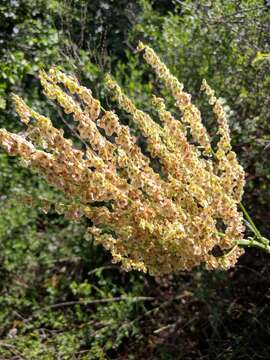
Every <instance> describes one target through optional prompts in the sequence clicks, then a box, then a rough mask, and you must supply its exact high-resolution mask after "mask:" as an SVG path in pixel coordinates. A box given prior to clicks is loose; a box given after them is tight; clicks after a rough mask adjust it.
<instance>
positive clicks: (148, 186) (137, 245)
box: [0, 43, 244, 274]
mask: <svg viewBox="0 0 270 360" xmlns="http://www.w3.org/2000/svg"><path fill="white" fill-rule="evenodd" d="M138 51H139V52H142V54H143V57H144V58H145V60H146V62H147V63H148V64H149V65H150V66H151V67H152V68H153V69H154V71H155V73H156V75H157V77H158V78H159V79H161V80H162V81H163V82H164V85H165V87H166V88H167V89H169V90H170V91H171V93H172V96H173V98H174V99H175V105H176V108H177V109H178V110H179V111H180V112H179V119H178V118H177V119H176V118H175V116H174V115H173V114H172V113H171V112H170V111H168V109H166V105H165V100H164V99H163V98H159V97H155V96H153V99H152V104H153V107H154V109H155V110H156V112H157V114H158V116H159V121H158V122H157V121H155V120H154V119H153V118H152V117H151V116H150V115H149V114H147V113H145V112H144V111H142V110H139V109H138V108H137V107H136V105H135V104H134V103H133V102H132V100H131V99H130V98H129V97H128V96H126V95H125V94H124V92H123V91H122V89H121V87H120V86H119V85H118V84H117V83H116V81H115V80H113V79H112V78H111V77H110V76H107V77H106V81H105V85H106V87H107V89H108V90H109V92H110V94H112V96H113V98H114V100H115V101H116V102H117V103H118V106H119V107H120V108H121V109H122V110H123V111H125V112H126V113H128V114H129V116H130V118H131V119H132V121H133V122H134V125H135V127H136V128H137V130H138V131H140V132H141V134H142V135H143V136H144V139H145V143H146V147H147V148H146V151H143V150H142V148H141V147H140V146H139V145H138V142H137V139H136V137H134V136H133V135H132V133H131V129H130V128H129V127H128V126H125V125H123V123H122V122H121V121H120V119H119V117H118V116H117V114H116V112H115V111H107V110H105V109H104V108H103V107H101V105H100V102H99V101H98V100H97V99H95V98H94V97H93V95H92V93H91V91H90V90H89V89H87V88H86V87H84V86H81V85H80V84H79V82H78V80H77V79H76V78H74V77H71V76H67V75H66V74H64V73H63V72H61V71H60V70H58V69H56V68H52V69H51V70H50V71H49V72H48V73H45V72H44V71H42V72H41V73H40V80H41V84H42V86H43V88H44V93H45V95H46V96H47V97H48V98H49V99H51V100H53V101H55V102H56V103H57V104H58V105H59V106H60V107H62V108H63V111H64V112H65V113H66V114H70V115H72V116H73V119H74V121H75V122H77V130H78V133H79V136H80V138H81V139H82V140H83V141H84V143H85V144H86V145H87V146H86V150H85V151H82V150H79V149H76V148H75V147H74V145H73V143H72V141H71V140H70V139H67V138H65V137H64V132H63V131H62V130H59V129H57V128H55V127H54V126H53V124H52V122H51V120H50V119H49V118H47V117H45V116H42V115H40V114H39V113H38V112H36V111H34V110H33V109H31V108H30V107H29V106H28V105H27V104H26V103H25V102H24V101H23V100H22V99H21V98H20V97H19V96H17V95H13V101H14V103H15V106H16V110H17V112H18V114H19V116H20V118H21V120H22V121H23V122H24V123H25V125H26V127H27V129H26V131H25V133H24V134H23V135H17V134H13V133H10V132H8V131H6V130H5V129H1V130H0V144H1V146H2V148H4V149H5V150H6V151H7V152H8V153H9V154H10V155H13V156H17V155H18V156H20V157H21V158H22V159H23V160H24V162H25V164H27V165H28V166H29V167H31V168H33V169H35V170H37V171H38V172H39V173H40V174H41V175H42V176H43V177H44V178H45V179H46V180H47V182H48V183H49V184H51V185H52V186H54V187H56V188H57V189H59V190H61V191H62V192H63V193H64V194H65V197H66V199H67V202H68V205H65V206H64V207H63V212H64V213H65V214H66V215H67V216H68V217H70V218H74V219H78V218H80V217H81V216H86V217H87V218H89V219H91V220H92V222H93V226H92V227H90V228H89V233H91V234H92V235H93V236H94V238H95V241H96V242H97V243H101V244H102V245H103V246H104V247H105V248H106V249H108V250H109V251H110V252H111V254H112V257H113V261H114V262H121V264H122V267H123V268H124V269H126V270H130V269H138V270H142V271H149V272H150V273H151V274H165V273H170V272H177V271H179V270H190V269H192V268H193V267H194V266H197V265H200V264H204V265H205V266H206V268H208V269H215V268H221V269H227V268H229V267H230V266H233V265H234V264H235V263H236V261H237V259H238V257H239V256H240V255H241V254H242V252H243V250H242V249H240V248H239V247H238V246H236V245H235V244H236V243H237V241H241V240H242V239H243V232H244V227H243V217H242V213H241V212H239V211H238V209H237V206H238V204H239V202H240V199H241V196H242V193H243V186H244V171H243V169H242V167H241V166H240V165H239V163H238V161H237V158H236V155H235V153H234V152H233V151H232V149H231V145H230V133H229V127H228V123H227V120H226V115H225V112H224V110H223V108H222V104H221V102H220V100H219V99H217V98H216V97H215V94H214V91H213V90H212V89H211V88H210V86H209V85H208V84H207V83H206V81H205V80H204V81H203V84H202V90H204V91H205V92H206V94H207V96H208V98H209V104H210V105H212V106H213V112H214V114H215V116H216V120H217V124H218V127H219V130H218V136H219V141H218V144H217V149H216V150H215V151H213V149H212V146H211V139H210V137H209V135H208V133H207V131H206V129H205V127H204V125H203V123H202V119H201V113H200V111H199V110H198V108H197V107H196V106H195V105H194V104H192V102H191V96H190V95H189V94H188V93H186V92H185V91H184V90H183V84H181V83H180V82H179V81H178V80H177V79H176V78H175V77H174V76H173V75H172V74H171V73H170V71H169V70H168V68H167V67H166V66H165V65H164V64H163V63H162V62H161V60H160V59H159V57H158V56H157V55H156V54H155V52H154V51H153V50H152V49H151V48H150V47H148V46H146V45H144V44H142V43H139V45H138ZM30 120H31V121H30ZM190 137H192V139H191V138H190ZM155 159H158V160H159V164H160V168H159V169H158V170H157V169H156V167H154V166H153V160H155ZM218 253H219V254H218Z"/></svg>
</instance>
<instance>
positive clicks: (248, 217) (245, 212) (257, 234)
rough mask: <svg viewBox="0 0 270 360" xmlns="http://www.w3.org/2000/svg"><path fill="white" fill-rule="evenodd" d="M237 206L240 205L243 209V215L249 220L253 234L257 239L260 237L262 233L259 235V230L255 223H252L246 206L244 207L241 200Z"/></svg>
mask: <svg viewBox="0 0 270 360" xmlns="http://www.w3.org/2000/svg"><path fill="white" fill-rule="evenodd" d="M239 206H240V208H241V210H242V211H243V213H244V215H245V217H246V218H247V221H248V222H249V224H250V226H251V228H252V229H253V231H254V234H255V235H256V236H257V238H258V239H261V238H262V235H261V233H260V231H259V230H258V228H257V227H256V225H255V224H254V222H253V220H252V219H251V217H250V215H249V213H248V212H247V210H246V208H245V207H244V205H243V204H242V203H241V202H240V203H239Z"/></svg>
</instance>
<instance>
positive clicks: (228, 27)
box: [0, 0, 270, 360]
mask: <svg viewBox="0 0 270 360" xmlns="http://www.w3.org/2000/svg"><path fill="white" fill-rule="evenodd" d="M0 14H1V16H0V124H1V127H5V128H8V129H9V130H14V131H17V132H20V131H21V130H22V128H21V124H20V123H19V121H18V118H17V116H16V115H15V112H14V109H13V108H12V106H11V104H10V99H9V94H10V92H11V91H13V92H17V93H19V94H21V95H22V96H23V98H24V99H26V100H27V101H28V103H29V104H30V105H31V106H33V107H34V108H36V109H39V110H40V111H41V112H43V113H44V114H50V115H51V116H52V117H53V118H54V120H55V123H56V125H57V126H58V127H63V128H64V129H65V131H66V132H67V133H68V134H69V135H70V134H72V129H70V126H67V125H66V123H65V120H64V119H63V116H62V114H61V113H58V112H57V111H56V109H55V108H54V107H53V106H52V104H49V103H48V102H46V100H45V97H44V96H43V94H42V92H41V89H40V86H39V82H38V80H37V72H38V70H39V69H40V68H48V67H50V66H51V65H55V64H57V65H59V66H61V67H62V68H63V69H65V70H66V71H69V72H71V73H73V74H75V75H76V76H78V77H79V78H80V80H81V81H82V82H83V83H84V84H85V85H87V86H90V87H91V88H92V89H93V92H94V93H95V94H98V95H99V97H100V98H101V99H102V101H103V102H104V103H107V102H108V101H109V99H108V98H107V94H106V93H105V91H104V88H103V87H102V78H103V76H104V74H105V73H106V72H108V71H110V72H112V73H113V75H114V76H115V77H116V78H117V79H118V81H119V82H120V83H121V84H122V85H123V87H124V88H125V89H126V90H127V92H128V93H129V95H130V96H132V98H133V99H134V100H135V101H136V102H137V103H138V104H140V105H141V107H143V108H144V109H146V110H151V106H150V101H149V95H150V93H151V92H154V93H156V94H159V93H161V92H162V91H163V90H162V88H161V86H160V84H159V83H158V82H156V81H155V79H154V76H153V74H152V73H151V72H150V71H149V68H148V67H147V66H146V65H145V64H144V63H143V62H142V59H141V58H140V57H139V56H137V55H136V54H135V50H134V49H135V47H136V44H137V41H138V40H144V41H145V42H146V43H148V44H150V45H151V46H153V47H154V48H155V50H156V51H157V52H158V53H159V54H160V56H161V57H162V59H163V60H164V61H165V62H166V63H167V65H168V66H169V67H170V69H171V70H172V72H173V73H174V74H175V75H177V76H178V77H179V79H181V80H182V81H183V82H184V84H185V85H186V89H188V91H189V92H191V93H192V94H193V98H194V99H195V102H197V103H198V104H199V105H200V106H202V109H203V114H204V116H205V118H206V119H207V121H206V125H207V126H208V128H209V129H210V131H211V129H213V128H214V122H213V120H212V119H211V114H210V113H209V109H208V108H207V106H205V99H203V96H202V95H201V94H200V92H199V88H200V84H201V80H202V78H206V79H207V81H208V82H209V83H210V85H211V86H212V87H213V88H215V90H216V92H217V94H218V95H219V96H221V97H222V98H224V101H226V108H227V112H228V114H229V119H230V125H231V129H232V137H233V145H234V149H235V150H236V152H237V153H238V155H239V158H240V159H241V163H242V164H243V166H244V167H245V170H246V173H247V185H246V193H245V197H244V203H245V205H246V206H247V208H248V209H249V210H250V213H251V214H252V215H253V218H254V220H255V222H256V223H257V224H258V226H259V227H260V229H261V231H262V233H263V234H264V236H266V237H269V236H270V223H269V214H270V203H269V194H270V187H269V180H270V156H269V151H270V146H269V144H270V125H269V124H270V122H269V120H270V119H269V108H270V106H269V105H270V97H269V88H270V86H269V85H270V72H269V70H270V61H269V59H268V60H267V57H265V56H264V54H268V53H269V52H270V38H269V34H270V3H269V1H267V0H266V1H260V0H215V1H209V0H202V1H197V0H196V1H190V0H185V1H182V0H172V1H168V0H156V1H150V0H132V1H126V0H102V1H101V0H92V1H89V0H60V1H56V0H24V1H19V0H2V1H1V2H0ZM225 99H226V100H225ZM126 121H128V118H127V119H126ZM27 194H30V195H32V196H33V197H34V198H36V199H42V198H54V197H56V196H60V195H59V194H57V193H55V192H54V191H53V190H52V189H51V188H49V187H48V186H47V185H46V184H45V183H44V182H43V181H42V180H41V179H39V178H37V176H36V175H33V174H31V173H29V171H28V170H27V169H24V168H22V167H21V164H20V163H19V161H18V160H17V159H13V158H9V157H8V156H7V155H6V154H4V153H2V152H1V153H0V200H1V208H0V358H1V359H14V360H15V359H27V360H28V359H42V360H43V359H44V360H45V359H46V360H47V359H48V360H49V359H164V360H165V359H166V360H169V359H185V360H189V359H190V360H191V359H224V360H233V359H237V360H238V359H253V360H254V359H269V358H270V345H269V335H270V307H269V297H270V291H269V285H270V277H269V271H270V267H269V256H266V255H264V254H262V253H261V252H259V251H256V250H254V249H252V250H251V249H250V250H248V251H247V252H246V254H245V255H244V256H243V257H242V258H241V261H240V262H239V264H238V265H237V267H236V268H234V269H232V270H230V271H229V272H227V273H223V272H205V271H204V270H203V269H195V270H194V271H193V272H192V273H183V274H178V275H174V276H168V277H166V278H161V279H159V278H152V277H149V276H147V275H142V274H140V273H138V272H131V273H124V272H122V271H121V270H120V268H119V267H118V266H112V264H111V262H110V256H109V254H108V253H106V252H105V251H104V250H103V249H102V248H100V247H97V246H95V245H94V244H93V243H92V242H91V240H89V239H88V238H86V237H85V235H84V234H85V230H86V228H87V226H89V225H90V224H87V223H86V222H85V223H83V222H80V223H76V222H72V221H69V220H67V219H63V217H62V216H60V215H58V214H57V213H54V212H52V211H50V212H49V213H47V214H44V212H42V210H41V209H39V208H38V207H34V208H28V207H26V206H25V205H23V204H22V203H20V202H19V201H18V197H19V196H22V195H27Z"/></svg>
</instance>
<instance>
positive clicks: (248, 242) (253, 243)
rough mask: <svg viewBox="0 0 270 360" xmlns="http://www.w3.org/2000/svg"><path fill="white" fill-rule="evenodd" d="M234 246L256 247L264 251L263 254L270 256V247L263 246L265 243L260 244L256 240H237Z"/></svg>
mask: <svg viewBox="0 0 270 360" xmlns="http://www.w3.org/2000/svg"><path fill="white" fill-rule="evenodd" d="M236 244H237V245H238V246H244V247H257V248H259V249H262V250H264V251H265V252H267V253H268V254H270V246H269V245H267V244H265V243H261V242H259V241H257V240H253V239H252V240H250V239H247V240H245V239H243V240H238V241H236Z"/></svg>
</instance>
